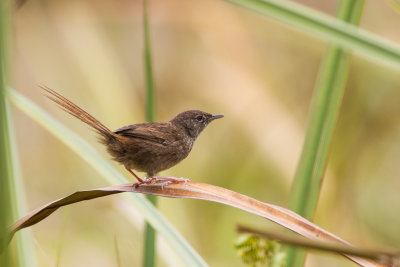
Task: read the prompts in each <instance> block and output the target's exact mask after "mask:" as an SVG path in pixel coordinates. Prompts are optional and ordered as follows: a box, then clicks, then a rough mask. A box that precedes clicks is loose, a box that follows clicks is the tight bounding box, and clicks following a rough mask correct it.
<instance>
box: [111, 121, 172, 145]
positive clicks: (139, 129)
mask: <svg viewBox="0 0 400 267" xmlns="http://www.w3.org/2000/svg"><path fill="white" fill-rule="evenodd" d="M171 131H172V129H171V125H170V124H169V123H139V124H133V125H128V126H125V127H122V128H119V129H117V130H116V131H115V133H116V134H119V135H122V136H126V137H132V138H138V139H142V140H147V141H150V142H154V143H159V144H161V145H168V144H170V143H171V142H173V141H174V140H171V137H172V136H174V135H171V134H168V133H170V132H171Z"/></svg>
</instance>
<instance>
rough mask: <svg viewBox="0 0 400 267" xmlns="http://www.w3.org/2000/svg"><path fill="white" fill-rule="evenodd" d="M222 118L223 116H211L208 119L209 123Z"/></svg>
mask: <svg viewBox="0 0 400 267" xmlns="http://www.w3.org/2000/svg"><path fill="white" fill-rule="evenodd" d="M223 117H224V115H212V116H211V118H210V121H213V120H215V119H219V118H223Z"/></svg>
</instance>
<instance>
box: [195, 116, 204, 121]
mask: <svg viewBox="0 0 400 267" xmlns="http://www.w3.org/2000/svg"><path fill="white" fill-rule="evenodd" d="M196 120H197V121H198V122H203V121H204V116H202V115H198V116H196Z"/></svg>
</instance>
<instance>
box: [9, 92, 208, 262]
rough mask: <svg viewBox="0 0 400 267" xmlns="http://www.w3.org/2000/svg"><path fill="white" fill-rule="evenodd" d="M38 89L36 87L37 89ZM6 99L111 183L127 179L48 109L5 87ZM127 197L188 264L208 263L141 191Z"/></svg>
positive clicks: (122, 181)
mask: <svg viewBox="0 0 400 267" xmlns="http://www.w3.org/2000/svg"><path fill="white" fill-rule="evenodd" d="M38 92H39V91H38ZM7 97H8V99H9V100H10V101H11V102H12V103H13V104H14V105H15V106H17V107H18V108H19V109H20V110H22V111H23V112H24V113H25V114H26V115H28V116H29V117H31V118H32V119H33V120H34V121H36V122H37V123H38V124H40V125H41V126H42V127H43V128H45V129H46V130H48V131H49V132H50V133H51V134H53V135H54V136H55V137H57V138H58V139H60V141H62V142H63V143H64V144H66V145H67V146H68V147H69V148H70V149H72V150H73V151H74V152H76V153H77V154H78V155H79V156H80V157H82V159H84V160H85V161H86V162H87V163H88V164H89V165H91V166H92V167H93V168H94V169H95V170H97V171H98V172H99V173H100V174H101V175H100V176H99V177H103V178H105V180H107V181H108V182H109V183H110V184H123V183H129V181H128V180H127V179H126V178H125V177H124V176H123V175H122V174H121V173H119V172H118V171H117V170H116V169H114V168H113V167H112V166H111V164H110V163H108V162H107V161H106V160H105V159H104V158H102V157H101V156H100V155H99V154H98V153H97V152H96V151H95V150H94V149H93V148H92V147H91V146H90V145H89V144H88V143H86V142H85V141H84V140H83V139H82V138H80V137H79V136H78V135H77V134H75V133H74V132H72V131H71V130H70V129H68V128H67V127H65V126H64V125H62V124H61V123H60V122H58V121H57V120H55V119H54V118H53V117H51V116H50V115H49V114H48V113H47V112H45V111H44V110H42V109H41V108H40V107H39V106H37V105H36V104H34V103H33V102H32V101H30V100H29V99H27V98H25V97H24V96H22V95H21V94H19V93H18V92H16V91H15V90H13V89H10V88H9V89H8V90H7ZM125 197H126V198H128V199H129V201H130V202H131V203H132V205H134V206H135V207H136V209H137V210H139V212H140V213H141V214H142V215H143V216H144V217H145V219H146V220H147V221H148V222H149V223H150V224H151V225H152V226H153V227H154V228H155V229H156V230H157V231H158V233H160V234H161V235H162V236H163V237H164V238H165V240H166V241H167V242H168V243H169V244H170V245H171V247H173V248H174V249H175V250H176V251H177V253H178V254H179V255H180V256H181V257H182V259H183V260H184V261H185V262H186V263H187V265H188V266H208V265H207V263H206V262H205V261H204V260H203V259H202V258H201V257H200V255H199V254H198V253H197V252H196V251H195V250H194V249H193V248H192V247H191V246H190V245H189V244H188V243H187V241H186V240H185V239H184V238H183V237H182V236H181V235H180V234H179V233H178V232H177V231H176V230H175V229H174V228H173V226H172V225H171V224H170V223H169V222H168V221H167V220H166V219H165V218H164V217H163V216H162V215H161V214H160V213H159V212H158V211H157V209H156V208H155V207H154V206H153V205H152V204H151V203H150V202H149V201H148V200H147V199H146V198H145V197H144V196H142V195H136V194H135V195H134V194H126V195H125Z"/></svg>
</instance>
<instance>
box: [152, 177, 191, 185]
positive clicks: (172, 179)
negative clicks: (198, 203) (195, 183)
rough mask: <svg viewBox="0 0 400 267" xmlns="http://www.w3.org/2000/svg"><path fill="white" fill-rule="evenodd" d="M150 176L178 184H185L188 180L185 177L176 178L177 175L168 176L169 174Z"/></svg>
mask: <svg viewBox="0 0 400 267" xmlns="http://www.w3.org/2000/svg"><path fill="white" fill-rule="evenodd" d="M151 178H155V179H157V180H162V181H166V182H168V184H179V183H184V184H185V185H186V184H187V183H188V182H190V179H186V178H183V177H181V178H177V177H169V176H153V177H151Z"/></svg>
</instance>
